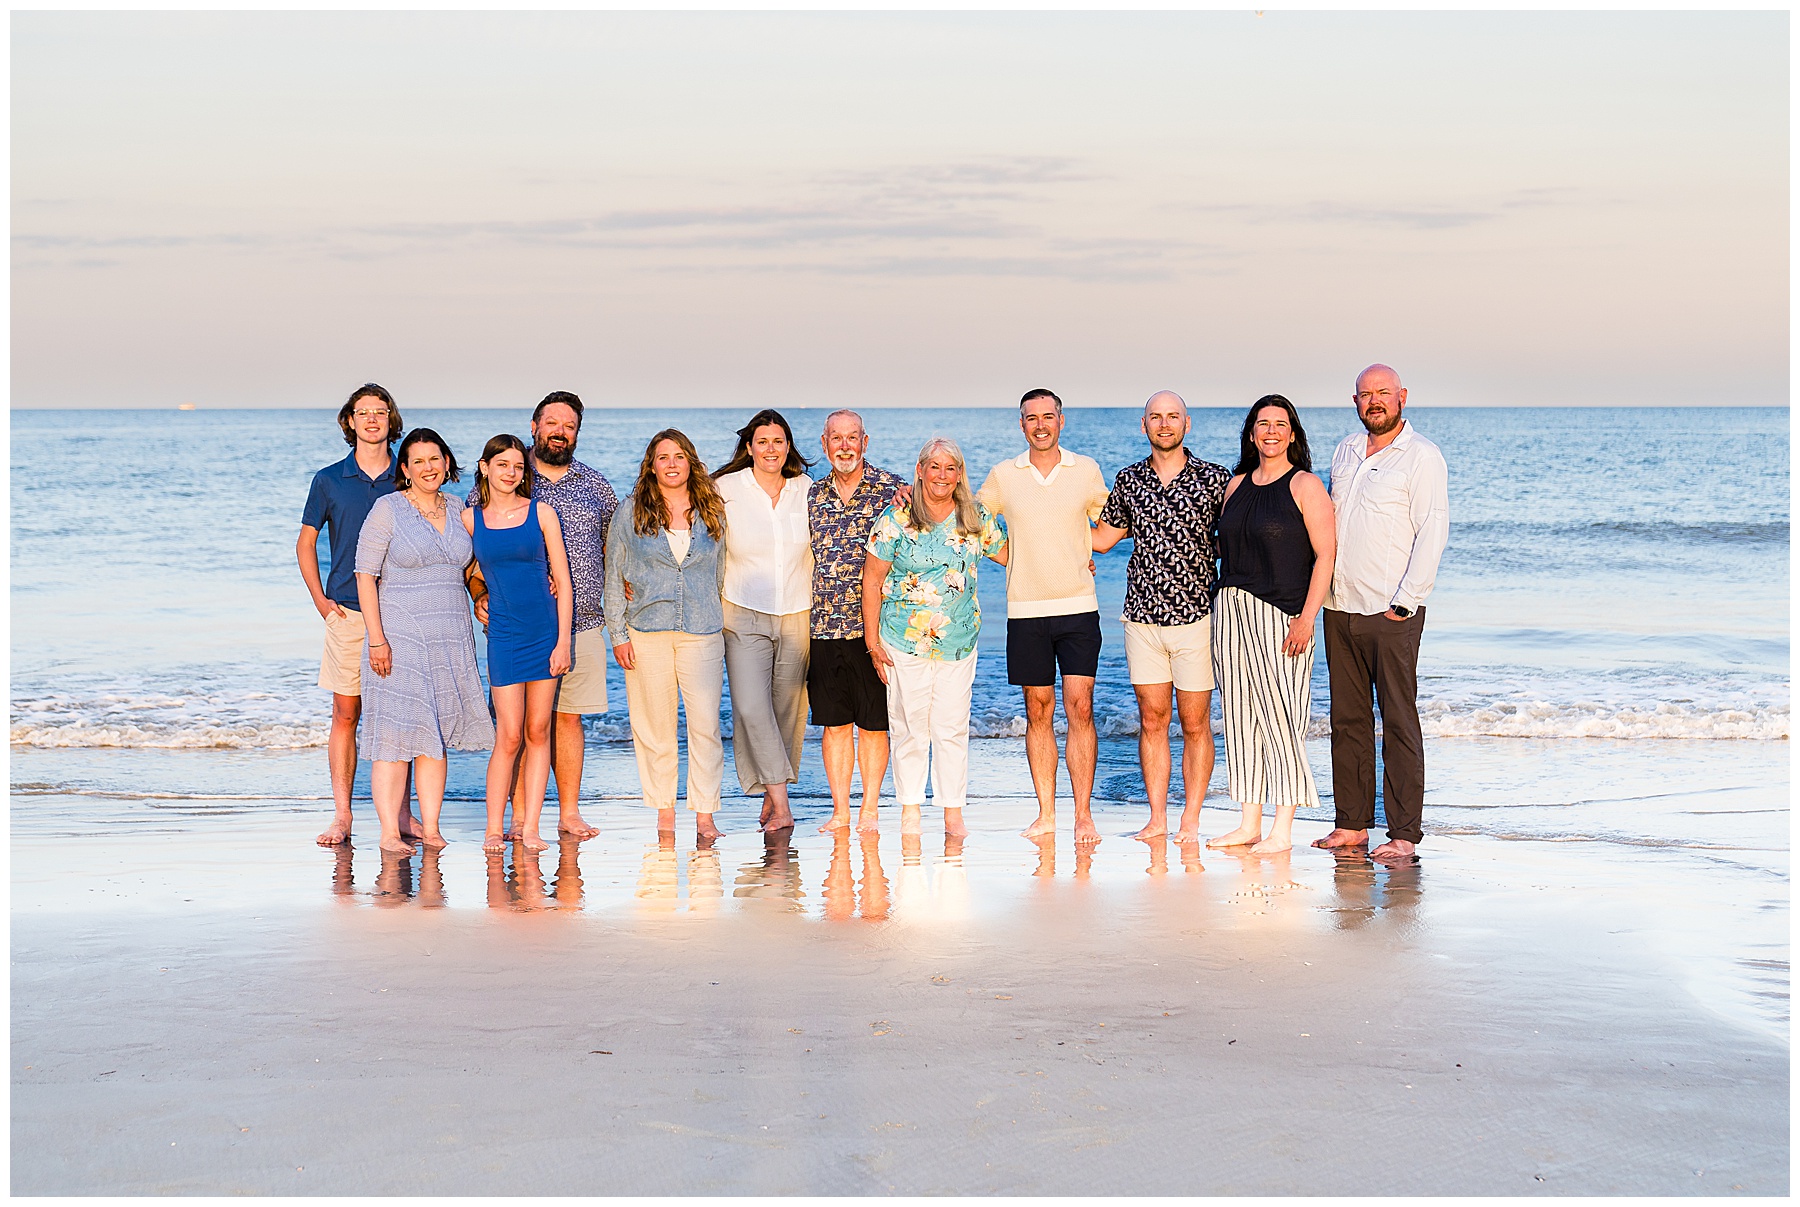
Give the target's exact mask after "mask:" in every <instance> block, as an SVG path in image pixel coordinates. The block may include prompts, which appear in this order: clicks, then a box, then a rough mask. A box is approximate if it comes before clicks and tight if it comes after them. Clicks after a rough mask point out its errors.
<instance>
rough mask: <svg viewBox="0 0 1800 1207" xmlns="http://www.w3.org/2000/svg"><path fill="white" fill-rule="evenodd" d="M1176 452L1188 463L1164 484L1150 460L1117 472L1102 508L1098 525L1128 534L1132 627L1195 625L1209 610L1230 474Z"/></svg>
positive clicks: (1128, 610)
mask: <svg viewBox="0 0 1800 1207" xmlns="http://www.w3.org/2000/svg"><path fill="white" fill-rule="evenodd" d="M1181 451H1182V453H1183V455H1185V456H1186V457H1187V464H1186V465H1185V466H1183V467H1182V470H1181V472H1180V473H1178V474H1176V475H1175V476H1174V477H1173V478H1171V479H1170V480H1169V484H1168V485H1167V486H1164V485H1163V483H1162V479H1161V478H1160V477H1158V476H1157V473H1156V467H1155V466H1154V465H1152V464H1151V463H1150V458H1148V457H1145V458H1144V459H1143V460H1142V461H1135V462H1133V463H1132V464H1130V465H1127V466H1126V467H1125V468H1124V469H1122V470H1120V471H1119V476H1118V477H1116V478H1114V479H1113V486H1112V496H1111V497H1110V498H1108V499H1107V501H1106V506H1105V507H1104V508H1102V509H1101V511H1100V522H1101V523H1102V524H1109V525H1111V526H1112V527H1114V528H1123V529H1124V530H1125V531H1126V532H1127V533H1129V534H1130V535H1131V543H1132V548H1131V560H1130V561H1129V562H1127V563H1126V564H1125V619H1126V620H1129V621H1131V622H1133V623H1134V624H1160V625H1177V624H1193V623H1194V622H1195V621H1197V620H1204V619H1205V618H1206V617H1207V616H1208V615H1210V614H1211V613H1212V594H1211V592H1212V585H1213V581H1214V579H1216V578H1217V577H1218V558H1219V546H1218V539H1217V530H1218V523H1219V511H1220V510H1221V509H1222V508H1223V507H1224V506H1225V484H1226V483H1227V482H1230V481H1231V472H1230V471H1229V470H1227V469H1226V468H1225V467H1224V466H1222V465H1214V464H1213V463H1212V462H1210V461H1202V460H1201V459H1200V458H1198V457H1196V456H1194V454H1192V453H1190V452H1188V451H1187V449H1185V448H1184V449H1182V450H1181Z"/></svg>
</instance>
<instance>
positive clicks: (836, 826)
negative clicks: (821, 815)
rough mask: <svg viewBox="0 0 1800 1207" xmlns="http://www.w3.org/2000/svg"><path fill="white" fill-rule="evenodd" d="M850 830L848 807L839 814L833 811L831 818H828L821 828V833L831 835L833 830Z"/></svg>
mask: <svg viewBox="0 0 1800 1207" xmlns="http://www.w3.org/2000/svg"><path fill="white" fill-rule="evenodd" d="M849 828H850V808H849V806H847V805H846V806H845V807H844V811H843V812H842V813H839V812H838V811H837V810H836V809H833V810H832V811H831V816H830V817H827V818H826V819H825V824H824V825H822V826H820V827H819V833H821V834H829V833H831V832H832V831H833V830H848V829H849Z"/></svg>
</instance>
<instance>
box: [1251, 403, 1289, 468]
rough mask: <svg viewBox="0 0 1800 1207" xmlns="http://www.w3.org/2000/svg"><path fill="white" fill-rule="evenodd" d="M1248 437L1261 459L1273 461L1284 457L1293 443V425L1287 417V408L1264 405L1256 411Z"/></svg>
mask: <svg viewBox="0 0 1800 1207" xmlns="http://www.w3.org/2000/svg"><path fill="white" fill-rule="evenodd" d="M1250 439H1251V440H1252V441H1253V442H1254V443H1255V445H1256V451H1257V452H1258V453H1259V454H1261V456H1262V458H1263V460H1265V461H1274V460H1277V459H1279V458H1282V457H1286V456H1287V453H1288V449H1289V447H1290V446H1292V445H1293V443H1294V425H1293V422H1292V421H1291V420H1289V419H1288V413H1287V409H1286V408H1285V407H1278V406H1266V407H1263V408H1262V409H1261V410H1259V411H1257V412H1256V421H1255V422H1254V423H1253V424H1252V425H1251V427H1250Z"/></svg>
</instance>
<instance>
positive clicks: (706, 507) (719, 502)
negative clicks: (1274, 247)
mask: <svg viewBox="0 0 1800 1207" xmlns="http://www.w3.org/2000/svg"><path fill="white" fill-rule="evenodd" d="M665 440H667V441H669V442H670V443H672V444H674V445H675V447H676V448H678V449H680V450H681V453H682V455H683V456H684V457H686V458H687V463H688V523H689V524H690V525H692V523H693V521H694V520H695V519H696V518H697V519H699V521H700V522H701V523H702V524H705V525H706V531H708V532H709V533H711V534H712V539H713V540H715V541H722V540H724V539H725V500H724V499H722V498H720V497H719V488H718V487H716V486H714V485H713V481H712V479H711V478H709V477H707V476H706V463H705V462H704V461H702V460H700V454H699V453H698V452H696V451H695V449H694V442H693V441H692V440H689V439H688V438H687V436H686V435H684V434H683V433H681V432H678V431H676V430H675V429H674V428H672V427H667V428H664V429H663V430H662V431H660V432H658V433H656V435H654V436H652V437H650V443H649V444H646V445H645V446H644V460H643V462H642V464H640V465H639V466H638V476H637V484H636V485H635V486H633V487H632V488H631V527H632V531H634V532H636V533H637V534H638V535H639V536H655V535H656V534H657V533H659V532H662V531H665V530H666V529H667V528H668V527H669V522H670V518H669V504H668V502H667V501H666V500H665V499H664V498H663V497H662V490H661V488H660V487H659V486H658V485H657V481H656V446H657V445H659V444H661V443H662V442H663V441H665Z"/></svg>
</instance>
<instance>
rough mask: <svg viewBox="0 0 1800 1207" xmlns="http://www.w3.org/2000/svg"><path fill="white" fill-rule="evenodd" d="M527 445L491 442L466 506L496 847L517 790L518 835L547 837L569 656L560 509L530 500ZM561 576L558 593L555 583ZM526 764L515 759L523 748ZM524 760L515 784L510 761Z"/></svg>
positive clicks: (535, 845)
mask: <svg viewBox="0 0 1800 1207" xmlns="http://www.w3.org/2000/svg"><path fill="white" fill-rule="evenodd" d="M525 457H526V448H525V444H524V442H523V441H521V440H520V439H519V438H518V437H517V436H508V435H499V436H495V437H494V438H493V439H492V440H489V441H488V442H487V447H486V448H484V449H483V450H482V452H481V460H480V461H479V462H477V463H476V466H475V472H476V483H475V497H474V500H473V501H474V504H475V505H474V506H473V507H470V508H468V509H466V510H465V511H464V512H463V513H462V520H463V526H464V527H465V528H467V529H468V532H469V537H470V540H471V541H472V542H473V544H474V547H475V560H476V561H477V562H478V563H479V564H480V566H481V576H482V578H484V579H486V580H487V588H488V596H487V599H488V647H487V648H488V686H489V688H490V689H491V690H492V694H493V699H494V717H495V735H494V753H493V757H492V758H490V759H489V760H488V769H487V834H486V836H485V837H484V838H483V840H482V849H483V850H484V851H487V852H489V853H490V854H498V853H499V852H500V851H503V850H504V849H505V845H506V837H507V832H506V830H505V829H504V828H503V827H502V825H501V822H502V820H503V818H504V817H505V814H506V798H507V796H508V794H509V793H510V794H511V795H512V796H513V835H514V836H515V837H517V838H518V840H519V841H520V842H522V843H523V844H524V845H525V849H526V850H528V851H541V850H544V849H545V848H546V847H548V846H549V845H550V844H549V843H547V842H545V841H544V840H543V838H542V837H541V836H540V835H539V834H538V819H539V817H540V815H541V814H542V813H543V811H544V789H545V787H546V786H547V785H548V784H549V782H550V725H551V722H552V720H553V719H554V718H553V715H552V714H553V710H554V709H555V706H556V685H557V680H558V679H559V678H560V677H561V676H562V675H563V674H565V673H567V671H568V670H569V667H570V662H571V649H572V645H571V638H570V635H569V633H570V626H571V624H572V621H573V616H574V607H575V605H574V599H575V595H574V590H573V588H572V587H571V586H570V583H569V559H568V554H567V551H566V550H565V549H564V547H563V538H562V525H561V524H560V523H558V521H557V517H556V509H555V508H553V507H549V506H546V505H545V504H542V503H537V502H533V501H532V499H531V485H530V481H529V479H528V478H527V477H526V474H525ZM552 580H554V581H555V583H556V592H555V594H554V596H553V595H552V594H551V591H550V583H551V581H552ZM521 750H523V751H524V761H523V766H519V763H520V759H519V754H520V751H521ZM515 767H518V768H519V775H518V791H517V792H513V785H514V768H515Z"/></svg>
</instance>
